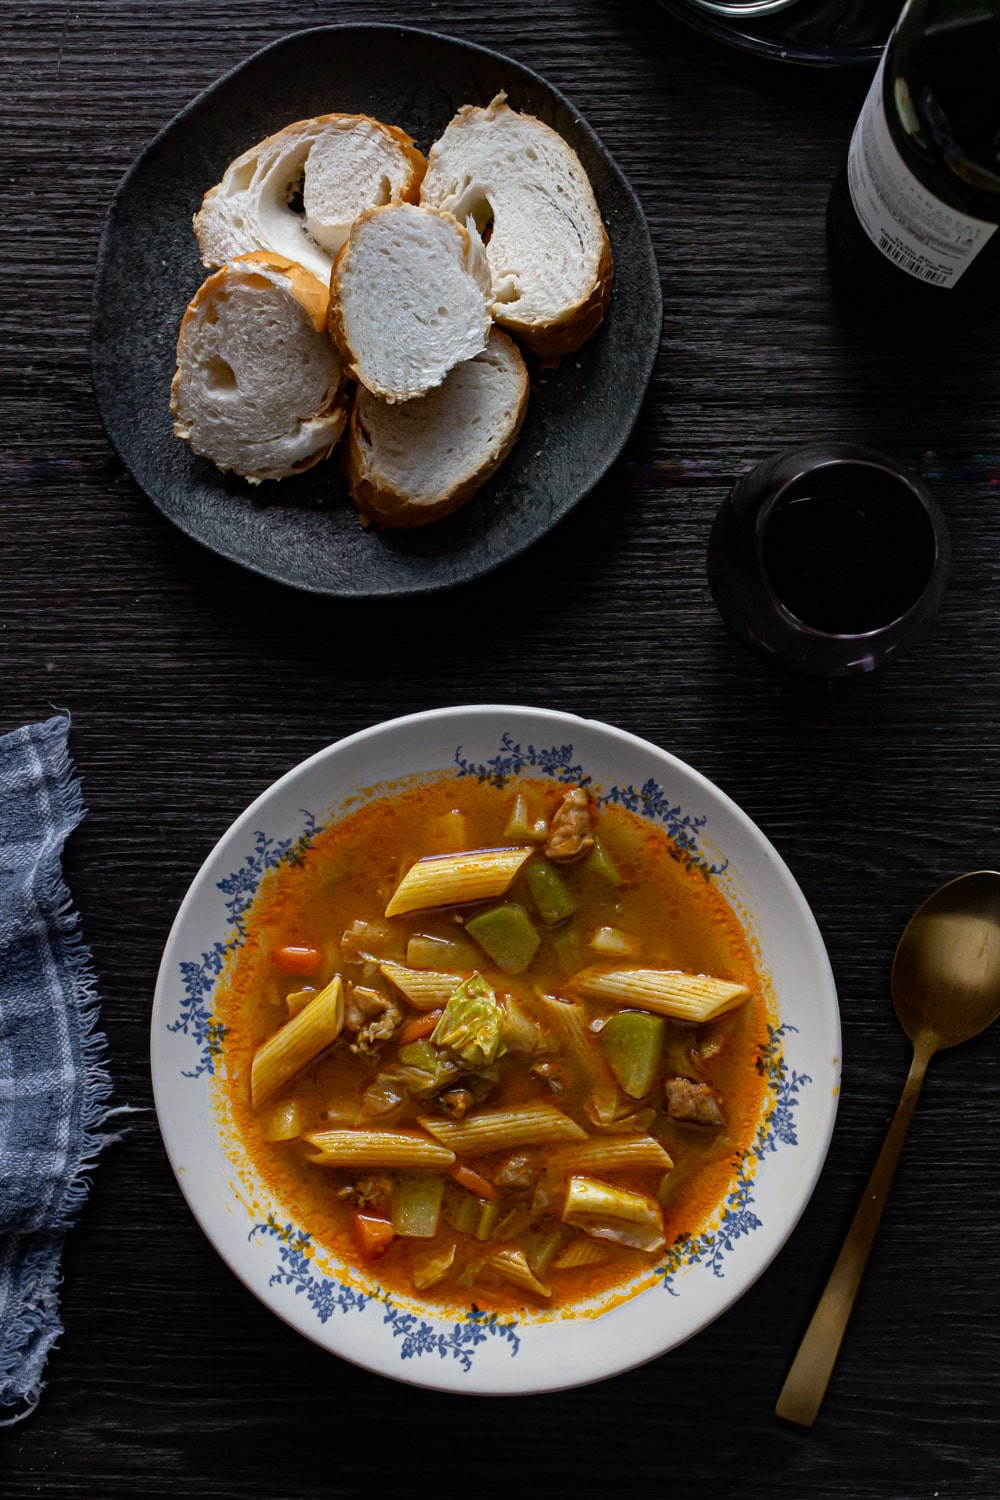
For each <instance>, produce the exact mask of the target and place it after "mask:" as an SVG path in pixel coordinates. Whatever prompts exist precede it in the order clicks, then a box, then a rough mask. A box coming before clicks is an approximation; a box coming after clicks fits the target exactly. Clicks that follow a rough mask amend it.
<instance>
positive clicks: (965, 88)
mask: <svg viewBox="0 0 1000 1500" xmlns="http://www.w3.org/2000/svg"><path fill="white" fill-rule="evenodd" d="M998 223H1000V0H907V3H906V5H905V6H904V7H903V11H902V14H901V15H900V17H899V20H898V21H897V23H896V26H895V29H894V30H893V33H892V35H891V36H890V38H889V42H888V44H887V46H886V49H885V51H884V53H883V54H882V60H881V62H880V64H879V67H878V71H877V73H876V74H875V78H874V81H873V82H872V86H871V89H870V90H869V93H868V97H867V99H866V100H865V103H864V107H863V108H862V111H861V114H860V116H859V118H858V122H857V125H856V126H855V129H854V134H853V136H852V138H851V144H850V148H849V150H848V153H847V159H846V160H845V162H844V163H843V165H842V167H841V169H840V172H839V173H838V175H837V177H836V180H835V181H834V184H833V189H832V192H831V194H830V204H829V211H828V214H827V238H828V245H829V249H830V256H831V260H832V262H833V266H834V269H835V272H836V273H837V274H838V275H839V277H840V278H841V279H842V280H843V281H844V282H845V283H846V284H847V285H848V287H849V288H850V289H851V290H853V291H854V292H855V293H857V294H860V295H861V296H862V297H863V298H864V300H865V301H867V302H869V303H872V304H874V305H877V306H878V307H879V308H880V309H882V310H883V311H887V312H891V311H893V310H895V311H904V312H905V311H912V310H916V309H919V310H920V311H921V312H931V313H934V312H942V313H952V312H967V311H972V312H974V313H975V314H982V315H984V316H985V315H986V314H987V313H989V312H991V311H994V310H995V309H996V308H997V307H998V306H1000V233H997V225H998Z"/></svg>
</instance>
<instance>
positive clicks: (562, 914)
mask: <svg viewBox="0 0 1000 1500" xmlns="http://www.w3.org/2000/svg"><path fill="white" fill-rule="evenodd" d="M524 878H525V880H526V881H527V882H528V890H529V891H530V892H531V899H532V901H534V903H535V905H536V906H537V908H538V915H539V916H540V917H541V919H542V921H543V922H544V923H545V925H546V927H555V926H556V924H557V923H558V922H565V920H566V918H567V917H571V916H572V915H573V913H574V912H575V911H576V902H575V901H574V900H573V897H572V896H571V895H570V893H569V891H568V890H567V889H566V882H565V881H564V880H563V878H562V876H561V875H560V874H559V871H558V870H557V869H555V868H554V867H553V866H552V865H550V864H549V862H548V860H545V859H532V860H530V861H529V862H528V864H526V865H525V867H524Z"/></svg>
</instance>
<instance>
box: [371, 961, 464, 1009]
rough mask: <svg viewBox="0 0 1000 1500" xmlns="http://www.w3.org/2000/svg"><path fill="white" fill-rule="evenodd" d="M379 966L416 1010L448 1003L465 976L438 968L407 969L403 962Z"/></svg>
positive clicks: (433, 1007) (435, 1007)
mask: <svg viewBox="0 0 1000 1500" xmlns="http://www.w3.org/2000/svg"><path fill="white" fill-rule="evenodd" d="M379 968H380V969H381V971H382V973H383V974H384V975H385V977H386V979H388V980H389V982H390V984H394V985H395V986H396V988H397V990H398V991H399V993H400V994H401V995H402V996H403V997H404V998H405V999H406V1000H408V1001H409V1002H410V1004H411V1005H412V1006H413V1008H414V1010H436V1009H437V1007H438V1006H439V1005H447V1003H448V1001H449V1000H450V999H451V997H452V995H453V994H454V993H455V991H456V990H457V989H458V987H459V985H460V984H461V983H462V980H463V979H464V977H465V976H464V975H463V974H442V973H441V972H439V971H438V970H436V969H407V968H405V967H404V966H403V965H402V964H390V963H386V964H379Z"/></svg>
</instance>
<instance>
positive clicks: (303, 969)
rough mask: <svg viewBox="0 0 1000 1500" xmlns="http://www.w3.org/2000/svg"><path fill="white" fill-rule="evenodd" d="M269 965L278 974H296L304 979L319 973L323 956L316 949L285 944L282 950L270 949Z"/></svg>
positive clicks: (297, 944)
mask: <svg viewBox="0 0 1000 1500" xmlns="http://www.w3.org/2000/svg"><path fill="white" fill-rule="evenodd" d="M271 965H272V967H273V968H275V969H277V970H278V972H279V973H280V974H297V975H300V976H301V977H302V978H304V979H306V978H309V977H311V976H312V975H313V974H318V973H319V971H320V969H321V968H322V967H323V955H322V953H321V952H320V951H319V949H318V948H307V947H306V946H305V944H303V943H286V944H285V946H284V947H283V948H272V949H271Z"/></svg>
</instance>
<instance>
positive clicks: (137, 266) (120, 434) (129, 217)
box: [91, 26, 663, 597]
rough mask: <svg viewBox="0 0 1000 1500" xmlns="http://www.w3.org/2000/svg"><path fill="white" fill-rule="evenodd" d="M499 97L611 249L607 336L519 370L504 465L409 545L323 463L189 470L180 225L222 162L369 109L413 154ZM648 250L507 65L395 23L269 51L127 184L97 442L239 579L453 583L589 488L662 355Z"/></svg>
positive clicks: (612, 177) (192, 112)
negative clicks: (549, 157)
mask: <svg viewBox="0 0 1000 1500" xmlns="http://www.w3.org/2000/svg"><path fill="white" fill-rule="evenodd" d="M501 89H504V90H506V93H507V96H508V99H509V101H510V103H511V105H512V106H513V108H515V109H518V110H523V111H527V112H528V113H530V114H534V115H538V116H539V117H540V118H541V119H543V120H545V121H546V122H547V123H548V124H549V125H552V126H553V127H554V128H555V129H556V130H558V131H559V132H560V134H561V135H563V136H564V137H565V138H566V140H568V141H569V142H570V144H571V145H572V146H573V148H574V149H575V150H576V152H577V153H578V155H579V156H580V159H581V160H582V162H583V165H584V167H585V168H586V170H587V172H588V173H589V175H590V180H591V182H592V183H593V186H594V191H595V193H596V195H597V201H598V204H599V205H600V209H601V213H602V215H603V217H604V222H605V224H606V225H607V230H608V234H609V236H610V239H611V248H612V251H613V253H614V260H615V285H614V294H613V296H612V300H611V307H610V309H609V311H608V315H607V318H606V319H605V322H604V325H603V326H602V328H601V329H600V330H599V332H598V333H597V334H596V335H595V336H594V338H592V339H591V340H590V342H589V343H587V344H586V345H585V346H584V347H583V349H582V350H581V351H580V352H579V353H578V354H575V355H570V356H569V357H568V358H566V359H563V360H562V361H561V363H560V364H559V366H558V368H557V369H554V370H546V369H541V368H539V367H538V365H537V362H534V361H529V368H530V370H531V377H532V390H531V399H530V401H529V404H528V414H527V417H526V419H525V422H524V426H523V428H522V430H521V435H520V437H519V439H518V442H517V444H516V446H515V448H514V450H513V452H512V453H511V455H510V457H509V458H508V459H507V461H506V463H504V464H503V465H502V467H501V468H500V469H499V470H498V471H497V473H496V474H495V475H494V476H493V478H492V479H491V480H490V481H489V483H488V484H487V485H486V486H485V487H484V488H483V489H482V490H481V491H480V492H479V494H478V495H477V496H476V497H475V498H474V499H473V500H472V501H470V503H469V504H468V505H467V506H465V507H464V508H463V509H462V510H460V511H459V512H458V513H457V514H456V515H454V516H451V517H449V518H448V519H447V520H444V521H439V522H437V523H436V524H434V525H431V526H428V527H425V528H423V529H422V530H420V531H416V532H409V533H406V532H397V533H395V534H393V533H391V532H390V533H384V534H383V533H379V532H377V531H376V530H375V529H374V528H371V529H369V530H367V531H366V530H364V529H362V527H361V525H360V524H359V521H358V517H357V513H356V512H355V510H354V507H353V505H351V503H350V501H349V500H348V498H347V494H346V489H345V486H344V481H343V479H342V477H341V474H340V471H339V468H338V466H337V464H336V462H335V461H334V462H328V463H325V464H322V465H319V466H317V467H316V468H314V469H312V470H310V471H308V472H307V473H305V474H303V475H301V476H296V477H295V478H292V479H285V480H282V481H281V482H280V483H274V482H272V483H266V484H262V485H259V486H257V487H256V488H251V487H250V486H249V485H247V484H246V482H245V481H243V480H241V479H238V478H235V477H234V476H231V475H224V474H221V473H220V472H219V471H218V470H217V469H215V468H214V467H213V465H211V464H210V463H208V462H207V461H206V460H204V459H200V458H196V457H195V456H194V454H192V452H191V451H190V449H189V448H188V446H187V444H186V443H183V442H181V441H180V440H179V439H178V438H176V437H174V435H173V431H172V428H171V422H170V416H169V410H168V406H169V392H170V381H171V377H172V375H173V371H174V349H175V344H176V340H177V329H178V327H179V325H180V321H181V317H182V315H183V313H184V309H185V307H186V306H187V303H188V301H189V300H190V298H191V296H192V295H193V293H194V292H195V290H196V288H197V287H198V286H199V284H200V283H201V281H202V280H203V278H204V277H205V275H206V274H207V272H206V271H205V270H204V268H203V267H202V265H201V262H200V259H199V256H198V251H197V246H196V243H195V238H194V234H193V232H192V229H191V217H192V214H193V213H194V212H195V210H196V209H197V208H198V206H199V204H200V203H201V199H202V195H203V193H204V192H205V191H206V189H207V188H209V187H211V186H212V184H213V183H215V182H218V180H219V178H220V177H221V176H222V173H223V170H224V169H225V167H226V166H227V165H228V163H229V162H230V161H232V159H233V158H234V157H235V156H237V155H239V153H240V152H241V151H244V150H245V149H246V148H247V147H248V146H251V145H253V144H254V142H255V141H258V140H260V139H261V138H262V137H264V136H266V135H269V134H271V133H272V132H273V131H275V130H278V129H279V128H280V127H281V126H282V125H286V124H288V123H289V122H290V121H292V120H300V119H304V118H306V117H308V116H311V115H318V114H324V113H327V112H329V111H331V110H344V111H346V112H348V113H364V114H370V115H374V116H375V117H376V118H378V119H382V120H385V121H387V122H388V123H390V124H394V125H400V126H402V128H403V129H404V130H407V131H409V133H410V135H412V136H413V137H414V139H415V140H416V142H417V144H418V145H419V146H420V147H421V148H422V149H423V150H424V151H426V150H427V149H428V147H429V146H430V145H431V143H432V142H433V141H434V140H435V139H436V137H437V136H438V135H440V133H441V131H442V130H443V129H444V127H445V125H446V124H447V123H448V121H449V120H450V119H451V117H452V115H453V114H454V113H455V111H456V110H457V109H458V108H459V107H460V106H461V105H462V104H469V103H471V104H488V103H489V101H490V100H491V99H492V98H493V96H494V95H495V94H497V93H498V92H499V91H500V90H501ZM662 317H663V308H662V299H661V295H660V283H659V277H658V274H657V269H656V261H655V258H654V255H653V247H652V244H651V242H650V238H649V231H648V229H647V227H646V221H645V219H644V217H643V214H642V210H641V208H640V207H639V204H638V202H637V200H636V198H635V195H634V193H633V192H632V190H631V188H630V187H629V185H628V183H627V182H626V180H625V178H624V177H623V176H622V173H621V171H620V170H619V168H618V167H617V166H616V164H615V163H614V161H612V159H611V157H610V156H609V155H608V153H607V152H606V151H605V150H604V149H603V147H602V146H601V144H600V142H599V141H598V139H597V137H596V136H595V135H594V133H593V131H592V130H590V129H589V127H588V126H587V125H586V124H585V123H584V121H583V120H581V119H580V117H579V115H578V114H577V112H576V111H575V110H574V109H573V107H572V105H571V104H570V103H569V102H568V101H567V100H566V99H565V98H563V96H562V95H561V94H559V93H558V92H557V91H556V90H555V89H553V88H552V87H550V85H549V84H547V83H546V82H545V81H544V79H542V78H539V77H538V75H537V74H535V73H532V72H530V71H529V70H528V69H527V68H525V67H522V66H521V65H520V64H519V63H516V62H512V61H511V59H510V58H507V57H501V56H500V55H499V54H498V53H495V52H488V51H486V50H485V49H484V48H482V47H476V46H472V45H470V44H469V43H467V42H459V41H455V40H454V39H453V38H450V37H444V36H436V35H434V34H432V33H429V32H424V31H416V30H411V29H407V28H403V27H396V26H392V27H390V26H325V27H319V28H317V29H316V30H312V31H302V32H298V33H296V34H295V35H293V36H289V37H285V38H284V39H283V40H282V41H280V42H276V43H275V44H274V45H273V46H271V47H267V48H265V49H264V51H263V52H258V53H257V54H256V55H255V56H253V57H251V58H250V59H249V60H248V61H247V62H246V63H244V64H243V65H242V66H241V67H239V68H237V69H236V70H235V71H234V72H232V73H229V74H227V75H226V77H225V78H222V79H221V80H220V81H219V82H218V83H216V84H215V85H214V86H213V87H212V88H210V89H209V90H208V91H207V92H206V93H204V94H202V95H201V97H200V98H198V99H196V100H195V101H194V103H193V104H190V105H189V106H188V107H187V109H185V110H182V111H181V113H180V114H179V115H178V116H177V117H176V119H174V120H173V121H172V122H171V123H170V124H169V125H168V126H167V127H166V129H165V130H163V131H161V132H160V134H159V135H158V136H157V137H156V139H155V140H154V141H153V142H152V144H151V145H150V146H148V147H147V149H146V150H145V151H144V152H143V153H142V155H141V156H140V157H139V159H138V160H137V161H136V162H135V164H134V165H133V166H132V168H131V169H130V171H129V172H128V173H127V175H126V176H125V178H124V180H123V181H122V183H121V185H120V187H119V188H118V191H117V193H116V194H115V197H114V199H113V201H112V204H111V209H110V211H109V214H108V219H107V224H106V225H105V230H104V237H103V239H102V242H101V249H100V255H99V258H98V265H97V282H96V287H95V294H94V321H93V332H92V351H91V352H92V361H93V373H94V388H95V391H96V395H97V401H98V405H99V407H100V411H101V416H102V418H103V420H104V425H105V427H106V429H107V432H108V436H109V437H110V438H111V441H112V443H113V444H114V446H115V447H116V449H117V450H118V452H119V454H120V455H121V458H122V459H123V461H124V463H125V464H126V466H127V467H128V469H129V470H130V472H131V473H132V475H133V477H134V478H135V479H136V481H137V482H138V483H139V484H140V485H141V487H142V488H143V489H144V490H145V492H146V494H147V495H148V496H149V498H150V499H151V500H152V501H153V503H154V504H155V505H156V506H158V507H159V509H160V510H161V511H162V512H163V514H164V515H165V516H168V517H169V519H170V520H171V521H173V522H174V523H175V524H176V525H177V526H179V527H180V528H181V530H182V531H185V532H187V534H188V535H189V536H192V537H195V538H197V540H198V541H200V542H203V543H204V544H205V546H207V547H211V548H212V549H213V550H214V551H215V552H219V553H221V554H222V555H223V556H224V557H228V558H231V559H232V560H233V561H234V562H238V563H241V564H242V565H243V566H244V567H247V568H251V569H253V570H254V571H255V572H258V573H263V574H266V575H267V576H268V577H270V578H276V579H279V580H280V581H281V582H283V583H288V584H292V585H293V586H295V587H297V588H302V589H308V590H311V591H313V592H316V593H324V594H339V595H354V596H360V597H375V596H380V595H385V594H419V593H424V592H428V591H431V590H434V589H442V588H448V587H451V586H452V585H454V584H458V583H463V582H465V581H467V580H469V579H472V578H476V577H479V576H480V575H482V574H483V573H486V572H488V571H489V570H490V569H492V568H494V567H496V566H497V565H498V564H499V563H502V562H504V561H505V560H506V559H507V558H510V557H514V556H516V555H517V554H518V553H519V552H522V551H523V550H524V549H525V548H526V547H528V546H530V545H531V543H532V542H534V541H537V540H538V538H539V537H541V536H543V535H544V534H545V533H546V532H547V531H550V530H551V529H552V527H553V526H554V525H555V524H556V522H557V521H559V520H560V518H561V517H563V516H564V515H566V513H567V511H569V510H571V509H572V507H573V506H574V505H576V504H577V502H578V501H579V500H581V499H582V498H583V496H584V495H585V494H586V493H587V492H588V491H589V490H590V489H592V488H593V486H594V485H595V484H596V483H597V481H598V480H599V479H600V478H601V476H602V475H603V474H604V473H605V472H606V470H607V469H608V468H609V467H610V466H611V464H612V463H613V462H614V460H615V459H616V458H617V456H618V454H619V453H620V452H621V450H622V448H623V447H624V445H625V442H626V440H627V438H628V435H629V433H630V432H631V430H632V427H633V425H634V423H635V420H636V417H637V416H638V413H639V407H640V405H641V403H642V399H643V396H644V394H645V391H646V387H647V385H648V383H649V378H650V376H651V374H652V370H653V364H654V361H655V358H656V353H657V350H658V348H659V343H660V328H661V324H662Z"/></svg>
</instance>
